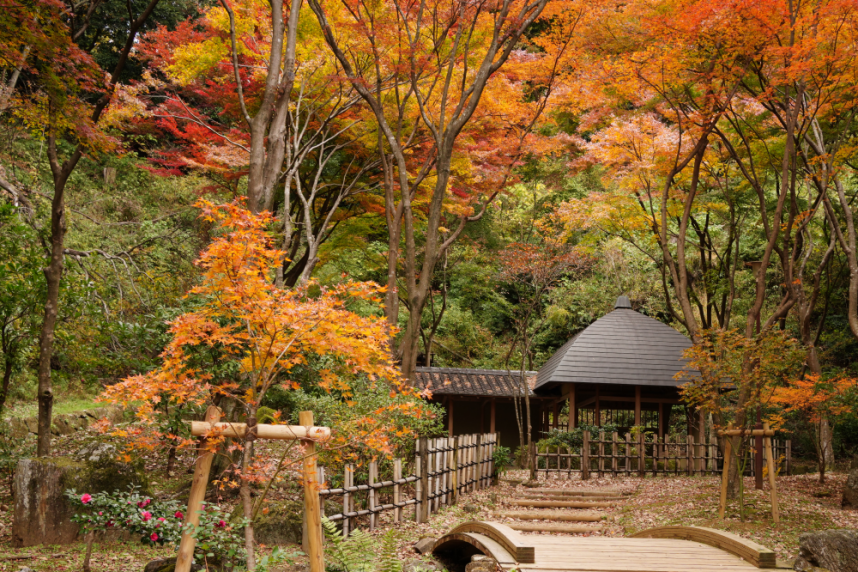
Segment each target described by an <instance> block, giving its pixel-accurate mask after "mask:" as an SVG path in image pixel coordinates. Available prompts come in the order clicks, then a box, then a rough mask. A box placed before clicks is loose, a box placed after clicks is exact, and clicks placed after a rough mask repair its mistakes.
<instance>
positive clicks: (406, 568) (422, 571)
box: [402, 560, 443, 572]
mask: <svg viewBox="0 0 858 572" xmlns="http://www.w3.org/2000/svg"><path fill="white" fill-rule="evenodd" d="M441 570H443V568H441V566H439V565H438V564H437V563H435V562H427V561H425V560H409V561H408V562H406V563H405V564H404V565H403V566H402V572H440V571H441Z"/></svg>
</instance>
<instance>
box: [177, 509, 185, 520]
mask: <svg viewBox="0 0 858 572" xmlns="http://www.w3.org/2000/svg"><path fill="white" fill-rule="evenodd" d="M176 518H185V515H183V514H182V511H180V510H177V511H176Z"/></svg>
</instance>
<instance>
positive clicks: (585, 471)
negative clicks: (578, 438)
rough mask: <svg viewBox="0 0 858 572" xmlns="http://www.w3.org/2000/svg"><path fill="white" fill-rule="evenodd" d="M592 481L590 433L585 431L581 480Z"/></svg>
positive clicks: (582, 444) (582, 446)
mask: <svg viewBox="0 0 858 572" xmlns="http://www.w3.org/2000/svg"><path fill="white" fill-rule="evenodd" d="M589 479H590V432H589V431H584V435H583V440H582V443H581V480H582V481H586V480H589Z"/></svg>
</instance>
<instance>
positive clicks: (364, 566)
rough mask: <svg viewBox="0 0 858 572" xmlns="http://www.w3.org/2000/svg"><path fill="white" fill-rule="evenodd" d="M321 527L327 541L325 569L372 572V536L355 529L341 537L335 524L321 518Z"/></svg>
mask: <svg viewBox="0 0 858 572" xmlns="http://www.w3.org/2000/svg"><path fill="white" fill-rule="evenodd" d="M322 529H323V530H324V532H325V537H326V538H327V539H328V542H327V543H326V544H325V562H326V570H328V571H329V572H374V570H375V568H374V564H375V551H374V550H373V548H372V543H373V540H372V537H371V536H370V535H369V534H368V533H366V532H364V531H363V530H361V529H356V530H353V531H352V532H351V534H349V537H348V538H343V533H342V532H340V530H339V529H338V528H337V525H336V524H335V523H334V522H332V521H330V520H328V519H327V518H322Z"/></svg>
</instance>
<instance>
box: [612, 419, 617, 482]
mask: <svg viewBox="0 0 858 572" xmlns="http://www.w3.org/2000/svg"><path fill="white" fill-rule="evenodd" d="M611 476H612V477H614V478H617V432H616V431H614V432H612V433H611Z"/></svg>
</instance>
